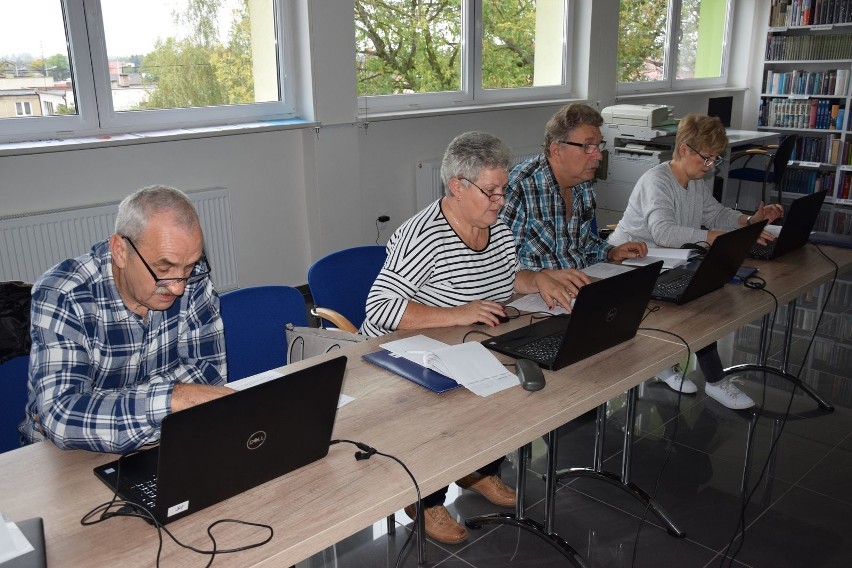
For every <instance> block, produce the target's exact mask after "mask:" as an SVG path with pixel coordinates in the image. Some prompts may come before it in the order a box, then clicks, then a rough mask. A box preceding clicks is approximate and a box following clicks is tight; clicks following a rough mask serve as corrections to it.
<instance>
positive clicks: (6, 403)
mask: <svg viewBox="0 0 852 568" xmlns="http://www.w3.org/2000/svg"><path fill="white" fill-rule="evenodd" d="M29 362H30V356H29V355H19V356H18V357H13V358H12V359H9V360H8V361H6V362H5V363H0V391H2V393H3V396H0V453H2V452H8V451H9V450H14V449H15V448H19V447H20V446H21V441H20V435H19V434H18V424H20V423H21V422H22V421H23V420H24V409H25V407H26V405H27V375H28V372H29V369H28V366H29Z"/></svg>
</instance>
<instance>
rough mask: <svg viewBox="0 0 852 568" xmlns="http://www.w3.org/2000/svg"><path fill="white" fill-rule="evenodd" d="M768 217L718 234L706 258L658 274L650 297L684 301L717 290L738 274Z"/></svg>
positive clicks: (681, 302) (667, 300)
mask: <svg viewBox="0 0 852 568" xmlns="http://www.w3.org/2000/svg"><path fill="white" fill-rule="evenodd" d="M765 226H766V221H765V220H764V221H761V222H760V223H754V224H752V225H747V226H745V227H741V228H739V229H737V230H735V231H731V232H729V233H724V234H722V235H719V236H718V237H716V239H715V240H714V241H713V245H712V246H711V247H710V248H709V249H708V250H707V254H705V255H704V259H703V260H700V261H698V260H696V261H693V262H691V263H689V265H687V266H685V267H678V268H673V269H672V270H669V271H667V272H664V273H663V274H660V277H659V278H657V284H656V285H655V286H654V289H653V291H652V292H651V297H652V298H654V299H655V300H662V301H664V302H675V303H677V304H685V303H687V302H691V301H692V300H694V299H695V298H700V297H701V296H703V295H704V294H708V293H710V292H712V291H713V290H718V289H719V288H721V287H722V286H724V285H725V284H726V283H728V282H730V281H731V279H732V278H733V277H734V276H735V275H736V274H737V269H739V267H740V265H741V264H742V263H743V260H745V257H746V255H747V254H748V252H749V251H750V250H751V247H752V245H753V244H754V243H755V241H757V237H759V236H760V233H761V231H763V228H764V227H765Z"/></svg>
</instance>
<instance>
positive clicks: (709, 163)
mask: <svg viewBox="0 0 852 568" xmlns="http://www.w3.org/2000/svg"><path fill="white" fill-rule="evenodd" d="M686 147H687V148H689V149H690V150H692V151H693V152H695V153H696V154H698V155H699V156H701V159H702V160H704V165H705V166H706V167H708V168H710V167H713V166H718V165H719V164H721V163H722V160H723V159H724V158H722V156H716V157H715V158H708V157H707V156H705V155H704V154H702V153H701V152H699V151H698V150H696V149H695V148H693V147H692V146H690V145H689V144H687V145H686Z"/></svg>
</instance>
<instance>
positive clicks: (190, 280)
mask: <svg viewBox="0 0 852 568" xmlns="http://www.w3.org/2000/svg"><path fill="white" fill-rule="evenodd" d="M121 238H123V239H124V240H126V241H127V242H128V243H130V246H131V247H133V250H134V251H136V256H138V257H139V260H141V261H142V264H144V265H145V268H147V269H148V273H150V274H151V278H153V279H154V283H155V285H156V286H157V287H158V288H165V287H167V286H171V285H172V284H179V283H181V282H183V283H185V284H187V285H189V284H194V283H196V282H198V281H200V280H204V279H205V278H207V277H208V276H210V272H211V271H212V270H213V269H212V268H211V267H210V261H208V260H207V255H205V254H202V255H201V260H199V261H198V262H199V263H201V262H203V263H204V266H205V267H206V268H207V270H205V271H203V272H199V273H198V274H193V275H192V276H187V277H186V278H158V277H157V275H156V274H155V273H154V271H153V270H152V269H151V266H150V265H149V264H148V263H147V262H146V261H145V259H144V258H142V253H140V252H139V249H138V248H136V245H134V244H133V241H131V240H130V237H127V236H124V235H121ZM196 266H198V264H196Z"/></svg>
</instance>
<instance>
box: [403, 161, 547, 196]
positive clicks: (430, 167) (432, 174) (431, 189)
mask: <svg viewBox="0 0 852 568" xmlns="http://www.w3.org/2000/svg"><path fill="white" fill-rule="evenodd" d="M541 152H542V149H541V146H532V147H529V148H518V149H517V150H514V151H513V152H512V164H511V165H512V166H514V165H516V164H520V163H521V162H523V161H524V160H527V159H529V158H532V157H533V156H536V155H538V154H541ZM414 191H415V193H416V194H417V210H418V211H420V210H422V209H423V208H424V207H426V206H427V205H429V204H430V203H432V202H433V201H435V200H437V199H438V198H440V197H443V196H444V184H443V183H442V182H441V159H440V158H437V159H434V160H429V161H426V162H418V163H417V168H416V170H415V178H414Z"/></svg>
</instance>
